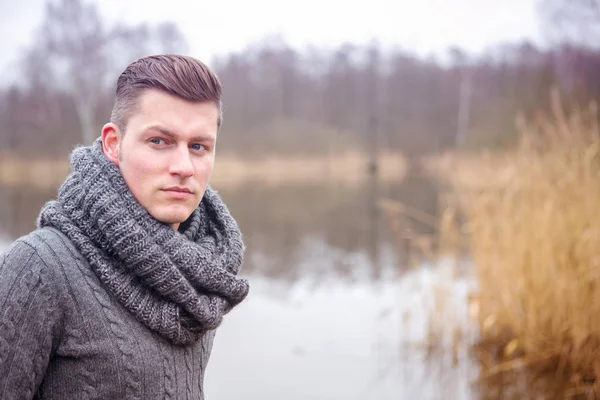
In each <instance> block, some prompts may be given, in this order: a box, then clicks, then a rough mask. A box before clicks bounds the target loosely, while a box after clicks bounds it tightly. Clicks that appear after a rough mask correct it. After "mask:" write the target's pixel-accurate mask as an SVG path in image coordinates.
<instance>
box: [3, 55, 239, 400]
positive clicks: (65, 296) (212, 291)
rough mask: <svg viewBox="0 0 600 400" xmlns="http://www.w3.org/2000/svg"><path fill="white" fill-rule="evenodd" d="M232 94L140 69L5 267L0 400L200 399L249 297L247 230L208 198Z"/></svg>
mask: <svg viewBox="0 0 600 400" xmlns="http://www.w3.org/2000/svg"><path fill="white" fill-rule="evenodd" d="M221 118H222V117H221V85H220V82H219V80H218V78H217V77H216V76H215V75H214V74H213V73H212V72H211V71H210V70H209V69H208V68H207V67H206V66H205V65H204V64H203V63H201V62H200V61H198V60H196V59H193V58H190V57H185V56H177V55H160V56H152V57H146V58H142V59H140V60H137V61H135V62H134V63H132V64H131V65H129V66H128V67H127V69H126V70H125V71H124V72H123V73H122V74H121V76H120V77H119V79H118V82H117V92H116V100H115V103H114V108H113V112H112V115H111V122H110V123H108V124H106V125H105V126H104V127H103V129H102V134H101V137H99V138H98V139H97V140H96V141H95V142H94V143H93V144H92V145H91V146H89V147H79V148H76V149H75V150H74V151H73V154H72V156H71V168H72V172H71V174H70V175H69V176H68V178H67V179H66V181H65V182H64V184H63V185H62V186H61V188H60V190H59V192H58V198H57V200H56V201H50V202H48V203H47V204H46V205H45V206H44V207H43V208H42V210H41V213H40V216H39V218H38V229H36V230H35V231H34V232H32V233H30V234H29V235H27V236H24V237H22V238H20V239H18V240H16V241H15V242H14V243H12V244H11V246H10V247H9V248H8V249H7V250H6V251H5V252H4V253H3V254H2V255H0V399H32V398H36V399H78V400H83V399H92V398H94V399H127V400H133V399H140V400H141V399H143V400H149V399H203V398H204V395H203V376H204V371H205V368H206V364H207V362H208V358H209V355H210V352H211V348H212V343H213V338H214V334H215V329H216V328H217V327H218V326H219V324H220V323H221V321H222V318H223V316H224V315H225V314H226V313H228V312H229V311H230V310H231V309H232V308H233V307H235V306H236V305H237V304H239V303H240V302H241V301H242V300H243V299H244V298H245V297H246V295H247V293H248V283H247V281H246V280H244V279H241V278H239V277H238V276H237V274H238V272H239V270H240V267H241V265H242V258H243V251H244V246H243V242H242V236H241V233H240V231H239V229H238V226H237V224H236V222H235V220H234V219H233V218H232V216H231V215H230V214H229V212H228V210H227V207H226V206H225V205H224V204H223V202H222V201H221V199H220V198H219V196H218V195H217V193H215V191H213V190H212V189H211V188H210V186H208V182H209V178H210V175H211V172H212V170H213V165H214V160H215V146H216V141H217V131H218V130H219V127H220V125H221Z"/></svg>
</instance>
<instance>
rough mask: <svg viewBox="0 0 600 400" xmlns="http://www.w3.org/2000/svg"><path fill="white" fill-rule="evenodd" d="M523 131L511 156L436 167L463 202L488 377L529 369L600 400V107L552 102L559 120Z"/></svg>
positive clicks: (546, 119)
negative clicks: (569, 108)
mask: <svg viewBox="0 0 600 400" xmlns="http://www.w3.org/2000/svg"><path fill="white" fill-rule="evenodd" d="M519 130H520V133H521V140H520V143H519V146H518V147H517V148H516V149H515V150H513V151H510V152H505V153H503V154H496V155H493V156H492V155H487V156H480V157H471V158H463V159H460V157H459V158H457V159H449V158H448V159H445V160H443V161H442V165H438V166H437V167H438V168H436V169H437V171H438V173H440V174H441V176H442V177H443V178H444V179H445V180H447V181H448V182H450V184H451V186H452V187H453V188H454V192H455V193H456V194H457V196H458V200H459V201H458V204H459V208H460V211H461V214H462V218H463V221H464V225H462V226H463V233H464V240H465V244H466V249H467V252H468V255H469V258H470V259H471V261H472V263H473V265H474V272H475V275H476V278H477V281H478V289H477V293H476V294H475V297H474V302H475V303H476V306H477V308H478V310H479V312H478V316H477V322H478V326H479V342H478V344H477V346H476V347H475V349H476V350H478V354H479V355H480V356H481V359H482V361H483V363H484V368H483V370H482V378H486V377H491V376H493V375H496V374H498V373H501V372H506V371H510V370H515V369H516V368H520V367H526V370H527V371H529V372H531V371H545V372H546V373H551V374H552V376H553V377H554V378H557V379H562V380H565V381H566V382H570V383H571V386H572V387H571V389H570V390H571V391H570V392H568V394H575V393H580V392H581V393H583V392H585V391H587V392H589V393H596V394H599V393H600V381H599V379H598V378H599V377H600V130H599V128H598V113H597V107H596V105H595V104H592V105H590V107H589V108H586V109H578V110H572V111H570V112H566V111H565V110H564V109H563V106H562V104H561V101H560V99H559V97H558V95H556V94H553V97H552V110H551V112H550V113H549V114H548V115H545V116H538V117H537V118H536V119H535V120H534V121H533V122H532V123H527V122H525V121H524V120H521V121H519ZM440 171H445V172H440ZM442 225H443V224H442ZM445 226H449V225H448V224H445ZM441 228H443V226H441ZM440 234H441V235H442V236H444V235H445V232H444V231H443V229H442V231H441V232H440ZM452 235H455V232H453V233H452Z"/></svg>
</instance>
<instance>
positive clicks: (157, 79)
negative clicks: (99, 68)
mask: <svg viewBox="0 0 600 400" xmlns="http://www.w3.org/2000/svg"><path fill="white" fill-rule="evenodd" d="M146 89H155V90H160V91H162V92H165V93H168V94H171V95H173V96H176V97H179V98H181V99H183V100H188V101H191V102H204V101H209V102H213V103H214V104H215V105H216V106H217V109H218V113H219V117H218V121H217V127H219V128H220V127H221V123H222V122H223V111H222V104H221V91H222V90H221V82H220V81H219V78H218V77H217V75H216V74H215V73H214V72H212V71H211V70H210V69H209V68H208V67H207V66H206V65H205V64H204V63H202V62H201V61H200V60H197V59H195V58H193V57H189V56H183V55H177V54H161V55H153V56H148V57H143V58H140V59H138V60H136V61H134V62H132V63H131V64H129V65H128V66H127V68H126V69H125V71H123V73H121V75H120V76H119V79H118V80H117V91H116V99H115V103H114V105H113V109H112V113H111V116H110V121H111V122H112V123H114V124H115V125H117V126H118V127H119V129H120V130H121V131H122V133H125V130H126V129H127V122H128V120H129V118H130V117H131V115H132V114H133V113H134V112H135V110H136V109H137V107H138V99H139V97H140V94H141V93H142V92H143V91H144V90H146Z"/></svg>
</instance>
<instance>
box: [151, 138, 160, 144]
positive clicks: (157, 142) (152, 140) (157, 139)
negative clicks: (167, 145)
mask: <svg viewBox="0 0 600 400" xmlns="http://www.w3.org/2000/svg"><path fill="white" fill-rule="evenodd" d="M150 142H151V143H153V144H161V143H162V142H163V140H162V139H161V138H152V139H150Z"/></svg>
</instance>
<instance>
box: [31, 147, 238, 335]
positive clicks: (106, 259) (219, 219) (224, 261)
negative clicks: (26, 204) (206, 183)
mask: <svg viewBox="0 0 600 400" xmlns="http://www.w3.org/2000/svg"><path fill="white" fill-rule="evenodd" d="M71 169H72V172H71V174H70V175H69V176H68V177H67V179H66V181H65V182H64V184H63V185H62V186H61V188H60V189H59V192H58V198H57V200H53V201H50V202H48V203H46V205H45V206H44V207H43V208H42V210H41V213H40V216H39V218H38V221H37V222H38V226H39V227H45V226H50V227H54V228H56V229H58V230H60V231H61V232H63V233H64V234H65V235H66V236H67V237H68V238H69V239H70V240H71V241H73V243H74V244H75V246H76V247H77V248H78V249H79V251H80V252H81V254H82V255H83V256H84V258H85V259H86V260H87V261H88V262H89V264H90V266H91V268H92V269H93V270H94V272H95V273H96V275H97V276H98V278H99V279H100V281H101V282H102V283H103V284H104V286H105V287H106V289H107V291H108V292H109V293H111V294H112V295H113V296H114V297H115V298H116V299H118V301H119V302H120V303H121V304H122V305H123V306H124V307H125V308H126V309H127V310H129V311H130V312H131V313H133V315H135V317H136V318H137V319H138V320H139V321H141V322H142V323H143V324H145V325H146V326H147V327H148V328H150V329H151V330H153V331H155V332H157V333H158V334H160V335H161V336H163V337H165V338H167V339H169V340H170V341H171V342H173V343H175V344H189V343H193V342H195V341H196V340H198V338H199V337H200V335H201V334H202V333H203V332H205V331H207V330H211V329H215V328H216V327H217V326H219V324H220V323H221V321H222V318H223V316H224V315H225V314H226V313H228V312H229V311H230V310H231V309H232V308H233V307H234V306H236V305H237V304H239V303H240V302H241V301H242V300H244V298H245V297H246V295H247V294H248V282H247V281H246V280H244V279H241V278H239V277H237V276H236V275H237V274H238V272H239V270H240V267H241V265H242V259H243V251H244V246H243V242H242V236H241V233H240V230H239V228H238V226H237V224H236V222H235V220H234V219H233V218H232V216H231V215H230V214H229V211H228V209H227V207H226V206H225V204H224V203H223V202H222V200H221V199H220V197H219V196H218V195H217V193H216V192H215V191H214V190H213V189H212V188H210V187H207V189H206V192H205V194H204V197H203V199H202V201H201V203H200V205H199V206H198V208H196V209H195V210H194V212H193V213H192V215H191V216H190V217H189V218H188V220H187V221H185V222H184V223H182V224H181V226H180V228H179V232H176V231H174V230H173V229H172V228H171V227H169V226H168V225H167V224H164V223H162V222H159V221H157V220H156V219H154V218H153V217H152V216H151V215H150V214H149V213H148V212H147V211H146V210H145V209H144V208H143V207H142V206H141V205H140V204H139V203H138V202H137V200H136V199H135V198H134V197H133V194H132V193H131V192H130V190H129V189H128V187H127V184H126V183H125V181H124V179H123V177H122V175H121V173H120V171H119V168H118V166H117V165H116V164H114V163H113V162H111V161H110V160H108V159H107V158H106V157H105V156H104V154H103V152H102V143H101V140H100V138H99V139H97V140H96V141H95V142H94V143H93V145H92V146H89V147H78V148H76V149H75V150H74V151H73V153H72V155H71Z"/></svg>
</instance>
